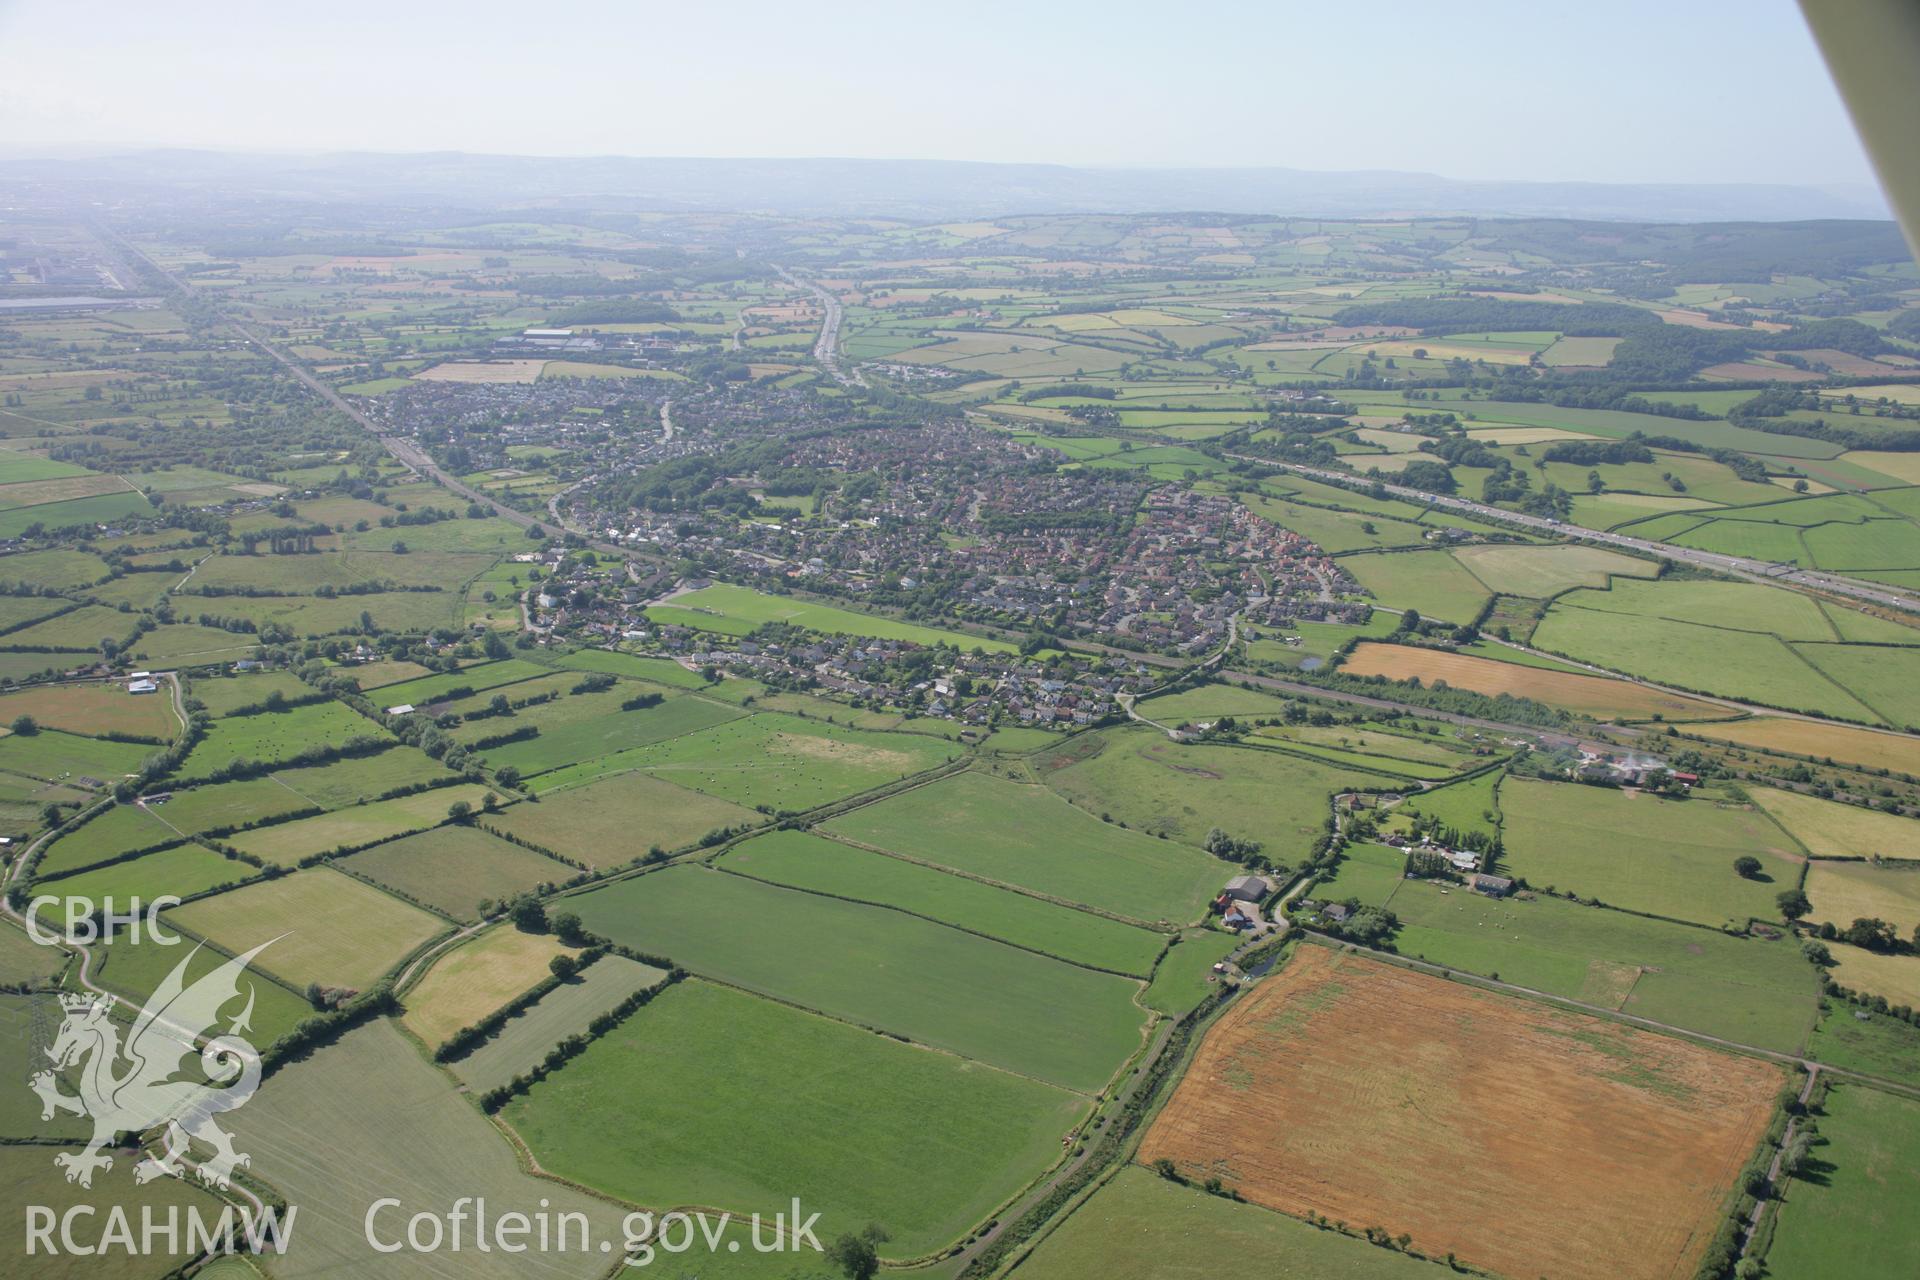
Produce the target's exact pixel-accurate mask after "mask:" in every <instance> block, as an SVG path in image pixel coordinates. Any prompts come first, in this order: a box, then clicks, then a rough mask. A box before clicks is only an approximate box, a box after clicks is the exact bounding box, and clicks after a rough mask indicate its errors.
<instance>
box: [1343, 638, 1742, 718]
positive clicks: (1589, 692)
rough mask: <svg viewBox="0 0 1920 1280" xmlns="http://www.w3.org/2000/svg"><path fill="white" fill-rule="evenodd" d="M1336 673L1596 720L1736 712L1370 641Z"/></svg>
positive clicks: (1609, 683)
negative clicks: (1442, 688)
mask: <svg viewBox="0 0 1920 1280" xmlns="http://www.w3.org/2000/svg"><path fill="white" fill-rule="evenodd" d="M1340 670H1341V671H1343V672H1345V673H1346V674H1347V675H1350V676H1385V677H1386V678H1387V679H1389V680H1418V681H1420V682H1421V683H1422V684H1426V685H1432V684H1433V683H1434V682H1435V681H1439V680H1444V681H1446V682H1447V683H1448V684H1449V685H1452V686H1453V687H1454V688H1456V689H1470V690H1472V691H1473V692H1475V693H1482V694H1485V695H1486V696H1488V697H1490V698H1497V697H1499V696H1500V695H1501V694H1510V695H1512V696H1513V697H1516V698H1531V699H1533V700H1534V701H1535V702H1544V703H1545V704H1546V705H1548V706H1550V707H1557V708H1559V709H1560V710H1562V711H1571V712H1574V713H1575V714H1577V715H1584V716H1592V717H1593V718H1594V719H1596V720H1651V719H1652V718H1654V717H1655V716H1660V717H1663V718H1665V719H1668V720H1712V719H1719V718H1723V717H1726V716H1733V715H1738V714H1739V713H1738V712H1737V711H1734V710H1732V709H1730V708H1727V707H1722V706H1718V705H1716V704H1714V703H1711V702H1706V701H1703V700H1701V699H1699V698H1689V697H1687V696H1685V695H1684V694H1677V693H1663V692H1661V691H1660V690H1658V689H1649V688H1647V687H1646V686H1645V685H1638V684H1634V683H1632V682H1630V681H1627V680H1610V679H1608V678H1607V677H1605V676H1590V675H1574V674H1571V673H1569V672H1565V671H1551V670H1547V669H1545V668H1541V667H1533V666H1526V665H1523V664H1521V663H1520V662H1517V661H1516V662H1496V661H1493V660H1491V659H1487V658H1475V657H1471V656H1469V655H1467V654H1462V653H1448V652H1446V651H1445V650H1442V649H1422V648H1416V647H1414V646H1412V645H1402V644H1379V643H1374V642H1366V643H1362V644H1359V645H1356V646H1355V647H1354V650H1353V652H1352V653H1351V654H1349V655H1348V656H1347V659H1346V661H1344V662H1342V663H1341V664H1340Z"/></svg>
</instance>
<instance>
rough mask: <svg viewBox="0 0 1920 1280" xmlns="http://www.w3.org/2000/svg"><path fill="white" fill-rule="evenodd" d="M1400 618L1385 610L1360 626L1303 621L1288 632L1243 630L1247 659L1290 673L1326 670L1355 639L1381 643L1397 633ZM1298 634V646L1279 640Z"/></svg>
mask: <svg viewBox="0 0 1920 1280" xmlns="http://www.w3.org/2000/svg"><path fill="white" fill-rule="evenodd" d="M1399 623H1400V619H1399V618H1397V617H1395V616H1394V615H1393V614H1390V613H1387V612H1385V611H1381V612H1377V613H1375V614H1374V615H1373V616H1372V617H1371V618H1368V619H1367V620H1366V621H1365V622H1363V623H1360V624H1359V625H1357V626H1350V625H1348V624H1345V623H1339V622H1301V623H1296V624H1295V625H1294V626H1292V627H1290V628H1285V629H1275V628H1263V627H1244V626H1243V627H1242V628H1241V629H1240V634H1241V635H1243V636H1245V637H1246V638H1247V642H1246V654H1247V659H1248V660H1249V661H1251V662H1254V663H1256V664H1260V665H1265V666H1278V667H1285V668H1287V669H1289V670H1303V671H1316V670H1318V669H1320V668H1321V667H1324V666H1325V665H1326V664H1327V662H1328V661H1329V660H1330V659H1331V658H1332V657H1333V655H1334V653H1335V652H1337V651H1338V650H1339V649H1340V648H1342V647H1343V646H1344V645H1346V644H1347V643H1348V642H1349V641H1352V640H1381V639H1385V638H1386V637H1387V636H1389V635H1391V634H1392V633H1393V630H1394V628H1395V627H1396V626H1398V625H1399ZM1283 635H1296V636H1299V637H1300V643H1299V644H1297V645H1294V644H1286V643H1284V642H1283V641H1282V640H1280V639H1277V638H1275V637H1278V636H1283Z"/></svg>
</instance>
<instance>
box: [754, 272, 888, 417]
mask: <svg viewBox="0 0 1920 1280" xmlns="http://www.w3.org/2000/svg"><path fill="white" fill-rule="evenodd" d="M774 270H775V271H778V272H779V273H780V278H781V279H782V280H785V281H786V282H787V283H788V284H790V285H792V286H793V287H794V288H796V289H805V290H806V291H807V292H808V293H810V294H812V295H813V296H814V299H815V300H816V301H817V302H819V304H820V309H821V310H822V311H823V312H824V313H825V315H826V318H825V319H824V320H822V321H821V322H820V336H819V337H818V338H817V339H815V340H814V344H813V358H814V359H815V360H818V361H819V362H820V367H821V368H823V369H825V370H826V371H827V376H828V377H830V378H832V379H833V380H834V381H835V382H837V383H839V384H840V385H841V386H843V387H864V386H866V385H867V380H866V379H865V378H863V377H861V376H860V371H859V370H858V369H851V370H849V369H842V368H841V367H840V319H841V316H842V315H843V314H844V313H843V312H842V310H841V307H840V299H838V298H836V297H834V296H833V294H832V293H831V292H830V291H829V290H826V289H822V288H821V287H820V286H819V285H817V284H813V283H811V282H809V281H806V280H802V279H801V278H800V277H799V276H796V275H795V274H793V272H791V271H789V270H787V269H786V268H785V267H782V266H775V267H774Z"/></svg>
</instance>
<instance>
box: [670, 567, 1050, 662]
mask: <svg viewBox="0 0 1920 1280" xmlns="http://www.w3.org/2000/svg"><path fill="white" fill-rule="evenodd" d="M663 613H664V614H667V615H668V616H665V617H662V616H661V615H662V614H663ZM647 614H648V616H649V617H652V618H654V619H655V621H663V622H664V621H671V622H679V623H681V624H683V625H686V626H693V627H700V628H702V629H703V630H707V631H716V630H727V631H728V633H729V634H739V635H745V634H746V633H747V632H749V631H752V630H754V629H755V628H756V627H759V626H761V625H763V624H765V623H768V622H790V623H792V624H793V625H795V626H798V627H805V628H806V629H807V630H809V631H818V632H822V633H824V634H827V635H847V636H871V637H873V638H874V639H876V640H908V641H912V642H913V643H915V644H946V645H952V646H954V647H955V648H957V649H960V650H962V651H972V650H974V649H983V650H985V651H987V652H989V653H1011V652H1013V649H1014V646H1013V645H1010V644H1008V643H1007V642H1006V641H1004V640H989V639H986V638H984V637H981V636H970V635H966V634H964V633H962V632H958V631H941V630H938V629H937V628H934V627H922V626H917V625H915V624H913V623H910V622H895V621H894V620H893V619H891V618H882V617H876V616H873V615H870V614H864V613H855V612H853V611H852V610H850V609H840V608H836V607H834V606H832V605H824V604H812V603H809V602H807V601H804V600H796V599H793V598H790V597H787V596H771V595H767V594H766V593H764V592H760V591H755V590H754V589H753V588H751V587H736V586H730V585H728V584H726V583H716V584H714V585H713V586H710V587H703V588H701V589H700V590H698V591H694V592H690V593H688V594H687V595H683V596H675V597H674V598H673V600H672V601H671V602H669V603H668V604H666V605H656V606H655V607H653V608H651V609H649V610H647ZM721 623H732V624H735V625H734V627H733V628H732V629H729V628H726V627H723V626H721V625H718V624H721Z"/></svg>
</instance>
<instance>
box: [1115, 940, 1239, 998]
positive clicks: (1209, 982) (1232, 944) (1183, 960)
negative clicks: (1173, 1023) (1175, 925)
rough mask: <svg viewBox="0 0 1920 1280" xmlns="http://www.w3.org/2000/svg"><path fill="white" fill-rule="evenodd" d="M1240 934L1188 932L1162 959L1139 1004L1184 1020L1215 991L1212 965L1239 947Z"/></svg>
mask: <svg viewBox="0 0 1920 1280" xmlns="http://www.w3.org/2000/svg"><path fill="white" fill-rule="evenodd" d="M1241 942H1242V939H1241V938H1240V937H1239V936H1238V935H1237V934H1231V933H1223V932H1221V931H1220V930H1218V929H1189V930H1187V931H1186V932H1185V933H1183V934H1181V935H1180V940H1179V941H1178V942H1177V943H1176V944H1175V945H1174V946H1172V947H1170V948H1168V950H1167V953H1166V954H1165V955H1163V956H1161V957H1160V963H1159V965H1157V966H1156V967H1155V968H1154V971H1153V981H1151V982H1149V983H1148V984H1147V989H1146V991H1144V992H1143V993H1141V996H1140V1003H1142V1004H1144V1005H1146V1006H1147V1008H1149V1009H1153V1010H1155V1011H1157V1012H1160V1013H1164V1014H1166V1015H1168V1016H1169V1017H1174V1018H1181V1017H1185V1016H1186V1015H1187V1014H1188V1013H1190V1012H1191V1011H1192V1010H1193V1009H1194V1008H1196V1007H1197V1006H1198V1005H1199V1003H1200V1002H1201V1001H1202V1000H1205V999H1206V998H1207V997H1208V996H1209V995H1212V994H1213V992H1214V991H1215V990H1216V988H1215V985H1214V983H1215V979H1214V974H1213V966H1214V964H1215V963H1216V962H1217V961H1220V960H1224V959H1226V958H1227V956H1228V955H1230V954H1232V952H1233V951H1234V949H1235V948H1236V947H1238V946H1239V945H1240V944H1241Z"/></svg>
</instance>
